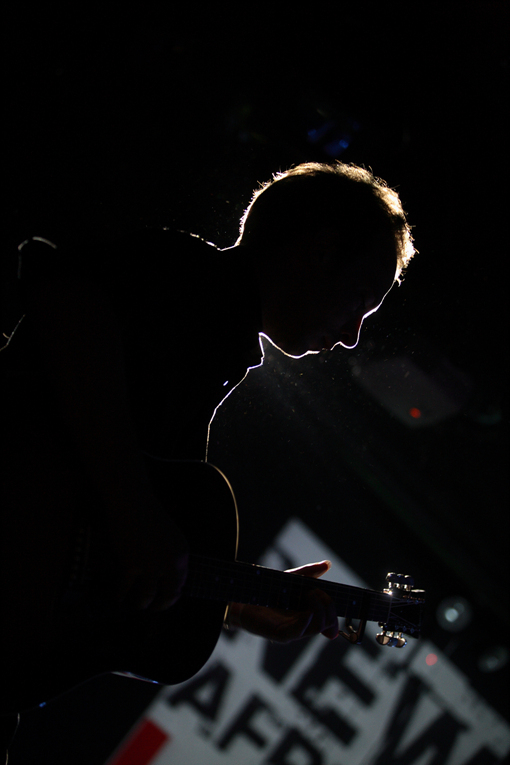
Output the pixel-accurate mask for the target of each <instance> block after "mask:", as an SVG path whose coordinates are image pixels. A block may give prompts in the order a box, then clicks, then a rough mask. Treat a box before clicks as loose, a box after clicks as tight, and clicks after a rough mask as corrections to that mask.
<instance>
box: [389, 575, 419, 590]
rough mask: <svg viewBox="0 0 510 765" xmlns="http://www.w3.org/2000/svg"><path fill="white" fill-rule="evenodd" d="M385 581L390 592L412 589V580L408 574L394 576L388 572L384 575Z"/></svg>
mask: <svg viewBox="0 0 510 765" xmlns="http://www.w3.org/2000/svg"><path fill="white" fill-rule="evenodd" d="M386 581H387V582H388V584H389V589H390V590H394V589H395V590H406V591H410V590H412V589H413V587H414V579H413V577H412V576H410V575H409V574H395V573H394V572H392V571H390V572H389V573H388V574H386Z"/></svg>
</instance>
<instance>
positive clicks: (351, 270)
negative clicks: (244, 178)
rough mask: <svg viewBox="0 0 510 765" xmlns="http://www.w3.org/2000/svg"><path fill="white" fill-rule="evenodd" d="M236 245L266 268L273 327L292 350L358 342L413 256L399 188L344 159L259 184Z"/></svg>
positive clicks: (265, 293) (267, 309) (269, 328)
mask: <svg viewBox="0 0 510 765" xmlns="http://www.w3.org/2000/svg"><path fill="white" fill-rule="evenodd" d="M237 245H238V246H242V247H245V248H247V249H248V250H249V252H250V253H251V255H252V262H253V261H255V262H256V263H257V265H258V267H259V269H260V282H261V293H262V303H263V318H264V331H265V332H267V334H269V336H270V337H271V339H272V340H273V341H274V342H275V343H276V344H277V345H279V346H280V347H281V348H282V349H283V350H284V351H286V352H288V353H291V354H293V355H299V354H301V353H305V352H306V351H307V350H320V349H321V348H323V347H332V346H333V345H335V344H336V343H339V342H340V343H342V344H343V345H346V346H347V347H352V346H354V345H356V343H357V340H358V334H359V329H360V326H361V323H362V321H363V318H364V317H365V316H367V315H368V314H369V313H373V312H374V311H375V310H376V309H377V308H378V307H379V305H380V304H381V302H382V300H383V298H384V296H385V295H386V293H387V292H388V291H389V290H390V288H391V286H392V285H393V283H394V282H395V281H400V279H401V278H402V275H403V272H404V270H405V268H406V266H407V265H408V263H409V261H410V260H411V258H412V257H413V254H414V247H413V244H412V237H411V232H410V228H409V226H408V224H407V221H406V217H405V214H404V211H403V209H402V205H401V203H400V199H399V197H398V195H397V194H396V192H395V191H393V190H392V189H390V188H388V186H387V185H386V184H385V182H384V181H382V180H380V179H379V178H376V177H375V176H374V175H373V174H372V173H371V172H369V171H367V170H365V169H363V168H360V167H356V166H354V165H346V164H343V163H341V162H337V163H335V164H331V165H326V164H319V163H306V164H303V165H298V166H297V167H294V168H292V169H291V170H288V171H286V172H284V173H280V174H278V175H276V176H275V177H274V178H273V179H272V181H270V182H269V183H266V184H264V185H263V186H262V187H261V188H260V189H258V190H257V191H255V193H254V195H253V198H252V201H251V203H250V205H249V207H248V209H247V210H246V212H245V214H244V216H243V218H242V220H241V227H240V236H239V239H238V241H237Z"/></svg>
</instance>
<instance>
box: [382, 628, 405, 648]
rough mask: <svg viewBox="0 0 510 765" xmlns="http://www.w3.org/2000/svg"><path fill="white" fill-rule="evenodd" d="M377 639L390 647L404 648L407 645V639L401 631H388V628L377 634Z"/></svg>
mask: <svg viewBox="0 0 510 765" xmlns="http://www.w3.org/2000/svg"><path fill="white" fill-rule="evenodd" d="M375 639H376V640H377V642H378V643H379V645H387V646H389V647H390V648H403V647H404V646H405V645H407V640H406V639H405V637H403V636H402V633H401V632H386V630H383V631H382V632H379V633H378V634H377V635H376V636H375Z"/></svg>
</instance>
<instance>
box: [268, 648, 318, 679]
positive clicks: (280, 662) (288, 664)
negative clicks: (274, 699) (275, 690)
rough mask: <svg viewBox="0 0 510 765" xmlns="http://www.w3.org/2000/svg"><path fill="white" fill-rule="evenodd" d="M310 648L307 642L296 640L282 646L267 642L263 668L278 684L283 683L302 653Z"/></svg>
mask: <svg viewBox="0 0 510 765" xmlns="http://www.w3.org/2000/svg"><path fill="white" fill-rule="evenodd" d="M307 647H308V642H307V641H306V640H295V641H294V642H293V643H288V644H287V645H282V644H279V643H271V642H270V641H269V640H267V641H266V642H265V644H264V656H263V659H262V668H263V670H264V672H266V673H267V674H268V675H270V676H271V677H272V678H273V680H274V681H275V682H276V683H281V682H282V680H283V679H284V678H285V675H286V674H287V672H288V671H289V670H290V669H291V668H292V666H293V665H294V662H296V661H297V660H298V658H299V657H300V655H301V652H302V651H304V649H305V648H307Z"/></svg>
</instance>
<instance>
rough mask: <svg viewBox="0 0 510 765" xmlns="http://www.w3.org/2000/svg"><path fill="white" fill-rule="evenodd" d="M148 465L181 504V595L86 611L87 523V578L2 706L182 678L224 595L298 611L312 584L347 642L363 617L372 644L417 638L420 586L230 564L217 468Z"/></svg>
mask: <svg viewBox="0 0 510 765" xmlns="http://www.w3.org/2000/svg"><path fill="white" fill-rule="evenodd" d="M148 468H149V472H150V476H151V480H152V482H153V486H154V488H155V491H156V494H157V495H158V496H159V498H160V499H161V501H162V502H163V504H164V503H165V498H167V502H168V503H169V502H170V499H171V498H175V497H182V498H183V503H184V504H185V506H186V508H187V511H186V512H183V513H181V514H180V515H179V525H180V527H181V528H182V531H183V533H184V534H185V536H186V537H187V539H188V540H189V544H190V548H191V554H190V560H189V573H188V577H187V581H186V584H185V587H184V591H183V595H182V596H181V598H180V599H179V600H178V602H177V603H176V604H175V605H174V606H172V607H171V608H170V609H168V610H167V611H164V612H150V611H149V612H144V611H130V612H127V611H122V610H119V609H112V610H109V611H107V610H101V608H96V607H95V604H94V602H93V595H92V594H91V593H93V592H94V576H95V575H96V574H95V571H94V560H96V559H97V557H98V556H97V551H95V550H94V545H95V540H94V530H93V529H92V531H91V533H90V544H89V550H88V553H87V555H88V558H89V564H88V574H87V577H88V584H87V582H85V583H84V584H83V586H82V588H81V590H80V588H78V590H77V592H76V594H75V597H74V598H71V599H70V600H69V602H63V603H62V604H61V605H60V607H59V609H58V619H57V622H56V625H55V635H56V639H55V641H54V649H51V645H52V643H51V640H50V641H48V644H49V646H50V648H49V649H48V648H45V650H44V651H43V652H42V653H41V656H40V657H39V661H38V664H37V666H36V667H35V668H32V671H31V672H29V671H28V670H25V671H24V673H21V674H22V676H21V675H20V677H19V681H17V680H16V678H14V680H12V681H11V683H10V688H9V692H8V694H7V697H6V699H5V703H4V702H2V708H1V712H2V713H4V714H5V713H7V712H19V711H22V710H24V709H26V708H30V707H34V706H37V705H41V704H43V703H45V702H47V701H48V700H49V699H51V698H54V697H55V696H58V695H60V694H61V693H63V692H64V691H66V690H68V689H70V688H72V687H74V686H76V685H78V684H80V683H82V682H84V681H86V680H88V679H90V678H92V677H94V676H97V675H100V674H103V673H108V672H117V673H120V674H127V675H130V676H134V677H137V678H140V679H146V680H149V681H153V682H156V683H161V684H165V685H167V684H168V685H172V684H175V683H180V682H183V681H185V680H187V679H189V678H190V677H192V676H193V675H194V674H195V673H196V672H198V671H199V670H200V668H201V667H202V666H203V665H204V664H205V662H206V661H207V660H208V659H209V657H210V656H211V653H212V652H213V650H214V647H215V645H216V643H217V641H218V638H219V636H220V633H221V629H222V625H223V620H224V616H225V610H226V606H227V604H228V603H229V602H238V603H251V604H257V605H259V606H267V607H269V608H278V609H298V610H299V609H303V608H306V598H307V593H308V592H309V591H310V590H311V589H315V588H321V589H322V590H324V591H325V592H326V593H327V594H328V595H329V596H330V597H331V598H332V600H333V602H334V603H335V606H336V611H337V615H338V616H339V617H344V618H345V619H346V625H347V626H346V630H344V631H342V633H341V634H342V635H343V637H345V638H346V639H347V640H349V641H350V642H352V643H358V642H361V639H362V637H363V632H364V628H365V624H366V622H367V621H374V622H378V623H379V624H380V625H381V628H382V630H381V632H380V634H379V635H378V636H377V640H378V642H380V643H381V644H382V645H393V646H397V647H402V646H403V645H405V643H406V637H412V638H417V637H418V636H419V634H420V623H421V611H422V607H423V603H424V592H423V591H421V590H415V589H414V588H413V582H412V579H411V578H410V577H404V576H402V575H397V574H389V575H388V577H387V578H388V583H389V584H388V587H387V588H386V589H384V590H383V591H382V592H377V591H373V590H368V589H363V588H360V587H352V586H348V585H344V584H337V583H334V582H328V581H323V580H322V579H311V578H308V577H305V576H299V575H296V574H291V573H285V572H282V571H276V570H272V569H269V568H264V567H261V566H256V565H252V564H248V563H242V562H239V561H237V560H236V550H237V537H238V519H237V508H236V501H235V497H234V494H233V492H232V489H231V486H230V484H229V483H228V481H227V479H226V478H225V476H224V475H223V473H221V471H220V470H218V469H217V468H215V467H214V466H212V465H211V464H210V463H205V462H168V461H164V460H157V459H153V458H150V459H148ZM211 552H213V553H214V554H213V555H211ZM353 619H354V620H359V626H358V627H357V629H354V627H353V626H352V624H351V621H352V620H353Z"/></svg>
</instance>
